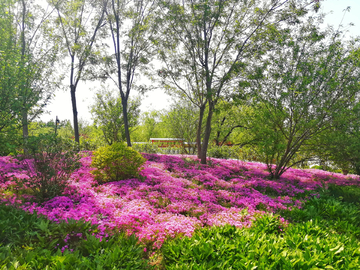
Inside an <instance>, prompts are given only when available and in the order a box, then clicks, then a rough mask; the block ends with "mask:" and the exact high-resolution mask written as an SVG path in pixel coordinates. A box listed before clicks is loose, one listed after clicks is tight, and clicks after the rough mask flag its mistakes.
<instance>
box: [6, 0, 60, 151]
mask: <svg viewBox="0 0 360 270" xmlns="http://www.w3.org/2000/svg"><path fill="white" fill-rule="evenodd" d="M4 11H5V14H3V15H1V17H2V19H1V20H2V26H3V27H2V28H1V30H2V31H1V36H2V38H4V37H5V40H2V41H4V42H3V43H2V44H1V47H2V48H1V49H0V50H2V51H3V53H2V57H1V58H2V60H4V63H6V64H5V65H4V66H3V69H2V71H3V72H4V73H3V75H6V76H5V78H3V79H4V80H1V81H2V83H1V84H2V85H3V86H4V87H2V91H10V92H12V94H11V95H12V99H11V100H9V99H6V98H5V96H6V95H5V96H3V98H4V99H2V101H4V102H6V103H7V104H8V105H7V106H10V107H11V110H10V112H11V113H12V116H11V118H12V119H14V115H16V117H15V118H17V119H21V126H22V133H23V139H24V142H25V143H26V141H27V138H28V135H29V129H28V123H29V121H31V120H33V119H34V118H35V117H37V116H38V115H39V114H41V113H42V112H43V108H44V106H45V105H46V103H47V102H48V101H49V100H50V99H51V97H52V93H53V91H54V86H56V82H55V80H52V79H54V77H53V75H54V69H52V68H50V65H51V64H52V63H53V62H54V61H55V60H56V53H57V42H56V41H57V40H56V38H50V29H49V28H48V20H49V18H50V17H51V15H52V10H51V9H48V8H47V9H44V8H42V7H41V6H39V5H36V4H34V3H33V2H32V1H28V0H18V1H4V2H2V5H1V12H2V13H3V12H4ZM14 60H15V61H14ZM9 61H12V63H11V65H10V62H9ZM10 70H11V71H10ZM9 72H10V73H9ZM6 89H7V90H6ZM24 150H25V152H26V144H25V148H24Z"/></svg>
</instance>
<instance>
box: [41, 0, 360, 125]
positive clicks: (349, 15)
mask: <svg viewBox="0 0 360 270" xmlns="http://www.w3.org/2000/svg"><path fill="white" fill-rule="evenodd" d="M348 6H350V7H351V9H350V12H346V14H345V17H344V19H343V16H344V9H346V8H347V7H348ZM322 11H323V12H325V13H329V14H328V15H327V16H326V18H325V24H328V25H333V26H334V27H337V26H338V25H339V24H340V23H341V21H342V19H343V21H342V25H343V26H345V27H346V26H348V25H349V24H350V23H354V24H355V26H353V27H350V28H349V31H350V34H351V35H353V36H357V35H360V16H359V14H360V0H324V1H323V2H322ZM94 88H95V89H94ZM95 92H96V85H93V84H91V83H85V82H79V85H78V89H77V106H78V118H79V119H84V120H86V121H89V122H91V114H90V110H89V106H90V104H92V103H93V96H94V93H95ZM170 100H171V98H170V97H169V96H167V95H166V94H165V93H164V92H163V91H161V90H154V91H152V92H150V93H148V94H147V95H145V96H144V97H143V98H142V105H141V110H142V111H150V110H153V109H156V110H160V109H164V108H167V107H168V105H169V103H170V102H171V101H170ZM47 110H48V111H49V113H48V114H45V115H43V116H42V117H41V120H42V121H50V120H54V119H55V117H56V116H58V117H59V119H60V120H65V119H70V120H71V122H72V107H71V98H70V91H66V92H63V91H58V92H57V93H56V97H55V99H54V100H53V101H52V102H51V104H49V105H48V107H47Z"/></svg>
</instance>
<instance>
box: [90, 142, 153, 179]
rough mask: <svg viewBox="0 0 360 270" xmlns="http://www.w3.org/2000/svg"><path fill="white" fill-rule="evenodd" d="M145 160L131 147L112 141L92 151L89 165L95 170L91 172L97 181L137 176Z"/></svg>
mask: <svg viewBox="0 0 360 270" xmlns="http://www.w3.org/2000/svg"><path fill="white" fill-rule="evenodd" d="M145 161H146V160H145V158H143V157H142V156H141V154H140V153H138V152H137V151H135V150H134V149H132V148H131V147H127V146H126V145H125V144H124V143H114V144H112V145H109V146H104V147H100V148H99V149H98V150H96V151H95V152H93V158H92V163H91V165H92V166H93V167H95V168H96V170H93V171H92V172H91V173H92V174H94V175H95V179H97V180H98V182H99V183H105V182H110V181H118V180H123V179H127V178H131V177H137V176H138V173H139V169H140V167H141V166H142V165H143V164H144V163H145Z"/></svg>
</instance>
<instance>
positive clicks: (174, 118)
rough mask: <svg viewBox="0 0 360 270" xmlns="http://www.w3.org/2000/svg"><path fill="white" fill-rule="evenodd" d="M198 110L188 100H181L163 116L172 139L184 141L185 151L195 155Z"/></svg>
mask: <svg viewBox="0 0 360 270" xmlns="http://www.w3.org/2000/svg"><path fill="white" fill-rule="evenodd" d="M197 115H198V108H197V107H196V106H194V104H192V103H191V102H189V101H187V100H179V101H178V102H177V103H174V104H172V106H171V107H170V110H169V111H168V112H167V113H165V114H164V115H163V123H164V126H165V127H166V129H167V131H168V133H169V135H170V137H172V138H181V139H184V142H186V143H187V144H184V147H183V149H184V151H185V152H187V153H188V154H193V153H194V152H195V151H196V147H195V145H194V142H195V141H196V132H197Z"/></svg>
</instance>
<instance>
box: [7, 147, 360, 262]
mask: <svg viewBox="0 0 360 270" xmlns="http://www.w3.org/2000/svg"><path fill="white" fill-rule="evenodd" d="M82 155H83V157H82V158H81V160H80V161H81V164H82V166H81V168H79V169H77V170H76V171H75V172H74V173H73V174H72V175H71V178H70V179H69V181H68V185H67V187H66V188H65V190H64V192H63V194H62V196H57V197H54V198H52V199H50V200H48V201H45V202H43V203H40V202H37V201H36V200H35V198H34V197H33V196H34V194H33V193H32V192H31V190H30V189H29V190H28V189H26V188H21V189H19V188H18V186H17V185H16V184H17V183H19V180H21V179H23V180H24V179H25V180H27V181H31V178H29V177H28V176H27V174H28V172H27V171H26V170H25V168H22V167H21V166H20V163H18V162H17V161H16V160H14V159H11V158H9V157H2V158H1V160H0V165H1V166H0V168H1V172H0V178H1V179H0V180H1V186H0V188H1V194H2V195H1V201H2V203H1V204H0V239H1V240H0V269H46V268H48V269H151V268H155V269H359V268H360V262H359V260H360V245H359V237H360V226H359V225H360V206H359V200H360V196H358V195H360V187H359V186H360V184H359V183H360V181H359V178H358V177H357V176H353V175H350V176H343V175H340V174H333V173H329V172H323V171H320V170H295V169H289V170H288V171H287V172H286V173H285V174H284V175H283V176H282V177H281V178H280V179H279V180H277V181H274V180H269V179H267V173H266V171H265V170H266V167H265V165H264V164H261V163H245V162H240V161H235V160H220V159H212V160H210V162H209V165H200V164H199V163H198V162H197V160H196V159H194V158H193V157H191V156H166V155H156V154H144V156H145V158H147V160H148V161H147V162H146V163H145V165H144V167H143V170H142V171H141V172H140V175H139V177H138V178H136V179H135V178H134V179H128V180H122V181H117V182H110V183H105V184H98V183H97V182H96V181H95V180H94V176H93V175H92V174H91V173H90V172H91V171H92V170H93V168H91V153H83V154H82Z"/></svg>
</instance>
